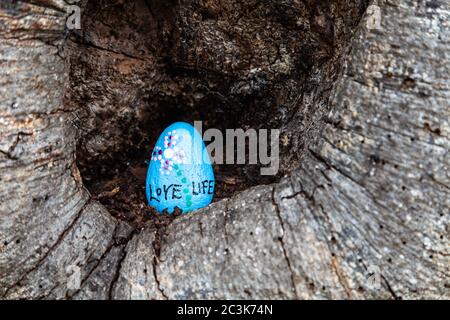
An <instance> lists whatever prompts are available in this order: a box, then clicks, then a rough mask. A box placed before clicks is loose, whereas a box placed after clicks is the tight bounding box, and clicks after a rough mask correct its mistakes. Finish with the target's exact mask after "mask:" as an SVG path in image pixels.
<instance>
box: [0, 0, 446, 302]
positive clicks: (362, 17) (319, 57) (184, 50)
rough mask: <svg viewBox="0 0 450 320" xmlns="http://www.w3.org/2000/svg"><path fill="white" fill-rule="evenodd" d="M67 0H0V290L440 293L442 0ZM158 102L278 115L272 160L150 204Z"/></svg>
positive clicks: (223, 113) (209, 116) (235, 114)
mask: <svg viewBox="0 0 450 320" xmlns="http://www.w3.org/2000/svg"><path fill="white" fill-rule="evenodd" d="M369 5H370V6H369ZM67 6H68V3H66V2H65V1H62V0H33V1H6V2H5V4H2V5H0V25H1V26H2V28H1V31H0V39H1V42H0V74H1V77H0V122H1V127H0V181H1V185H0V298H3V299H16V298H25V299H198V298H203V299H211V298H222V299H321V298H329V299H330V298H331V299H378V298H392V299H400V298H408V299H410V298H445V299H448V298H450V292H449V285H450V284H449V274H450V272H449V271H450V270H449V266H450V264H449V262H450V261H449V259H448V257H449V248H450V246H449V238H448V236H449V227H448V222H449V212H450V210H449V208H450V191H449V190H450V175H449V162H450V158H449V157H450V156H449V147H450V138H449V137H450V125H449V120H450V113H449V110H450V108H449V103H448V101H449V100H450V91H449V75H450V72H449V66H448V64H447V63H445V62H446V58H447V55H446V53H447V52H448V46H449V43H448V36H449V29H448V25H447V23H446V22H447V21H448V19H449V15H450V10H449V9H448V8H447V6H445V4H444V3H441V2H438V1H429V2H426V3H425V2H416V1H409V0H408V1H397V0H395V1H378V2H376V3H369V1H366V0H358V1H338V0H329V1H320V2H318V1H310V0H304V1H292V0H283V1H256V0H254V1H246V2H241V1H236V0H225V1H220V2H215V1H210V0H196V1H178V2H175V1H158V0H153V1H151V0H148V1H144V0H135V1H120V0H115V1H95V2H93V1H81V2H80V6H81V7H82V13H81V14H82V28H81V30H74V31H71V30H67V29H66V28H65V25H66V18H67V11H66V9H67ZM367 8H369V9H367ZM366 11H367V12H366ZM374 15H375V16H374ZM378 18H380V19H379V20H377V19H378ZM373 19H375V22H374V20H373ZM176 120H184V121H192V120H202V121H203V122H204V124H205V125H206V127H216V128H221V129H223V128H239V127H242V128H250V127H252V128H280V129H281V132H282V137H281V146H280V147H281V153H280V155H281V164H280V174H279V175H278V176H275V177H273V178H271V179H263V178H261V177H259V176H257V175H255V174H254V173H255V168H251V167H237V166H236V167H233V168H231V169H230V170H229V171H227V170H226V169H224V168H223V167H220V166H218V167H216V168H215V169H216V174H217V177H218V182H217V183H218V196H217V198H216V200H217V201H216V202H214V203H213V204H212V205H210V206H209V207H207V208H204V209H202V210H199V211H197V212H194V213H192V214H188V215H182V216H179V217H173V216H158V215H157V214H155V213H154V212H152V211H151V209H149V208H148V207H147V206H146V205H145V203H146V202H145V201H146V200H145V196H144V192H143V188H144V187H145V186H144V182H143V181H142V179H143V176H145V162H144V160H145V158H146V155H147V153H148V152H149V150H150V148H151V144H152V142H154V139H156V137H157V135H158V134H159V133H160V132H161V130H162V129H163V128H164V127H165V126H166V125H167V124H169V123H171V122H173V121H176Z"/></svg>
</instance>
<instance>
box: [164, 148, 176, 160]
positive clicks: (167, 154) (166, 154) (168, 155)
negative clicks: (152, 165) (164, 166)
mask: <svg viewBox="0 0 450 320" xmlns="http://www.w3.org/2000/svg"><path fill="white" fill-rule="evenodd" d="M173 154H174V151H173V150H172V149H166V150H164V157H166V158H167V159H172V157H173Z"/></svg>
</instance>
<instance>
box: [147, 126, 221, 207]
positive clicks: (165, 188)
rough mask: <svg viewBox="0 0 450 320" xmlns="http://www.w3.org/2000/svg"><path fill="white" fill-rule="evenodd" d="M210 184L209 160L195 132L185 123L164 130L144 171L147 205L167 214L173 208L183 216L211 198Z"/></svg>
mask: <svg viewBox="0 0 450 320" xmlns="http://www.w3.org/2000/svg"><path fill="white" fill-rule="evenodd" d="M214 183H215V181H214V173H213V169H212V166H211V161H210V159H209V156H208V154H207V152H206V147H205V144H204V143H203V140H202V138H201V136H200V134H199V133H198V132H197V130H196V129H195V128H194V127H193V126H191V125H190V124H188V123H185V122H176V123H174V124H172V125H171V126H169V127H168V128H167V129H165V130H164V131H163V133H162V134H161V136H160V137H159V138H158V141H157V142H156V145H155V147H154V149H153V152H152V155H151V159H150V165H149V168H148V171H147V181H146V193H147V200H148V203H149V205H150V206H152V207H155V208H156V209H157V210H158V211H159V212H163V210H164V209H167V210H168V212H169V213H172V212H173V210H174V209H175V207H178V208H180V209H181V210H183V213H186V212H189V211H192V210H196V209H199V208H203V207H206V206H207V205H209V204H210V203H211V201H212V199H213V196H214Z"/></svg>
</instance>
